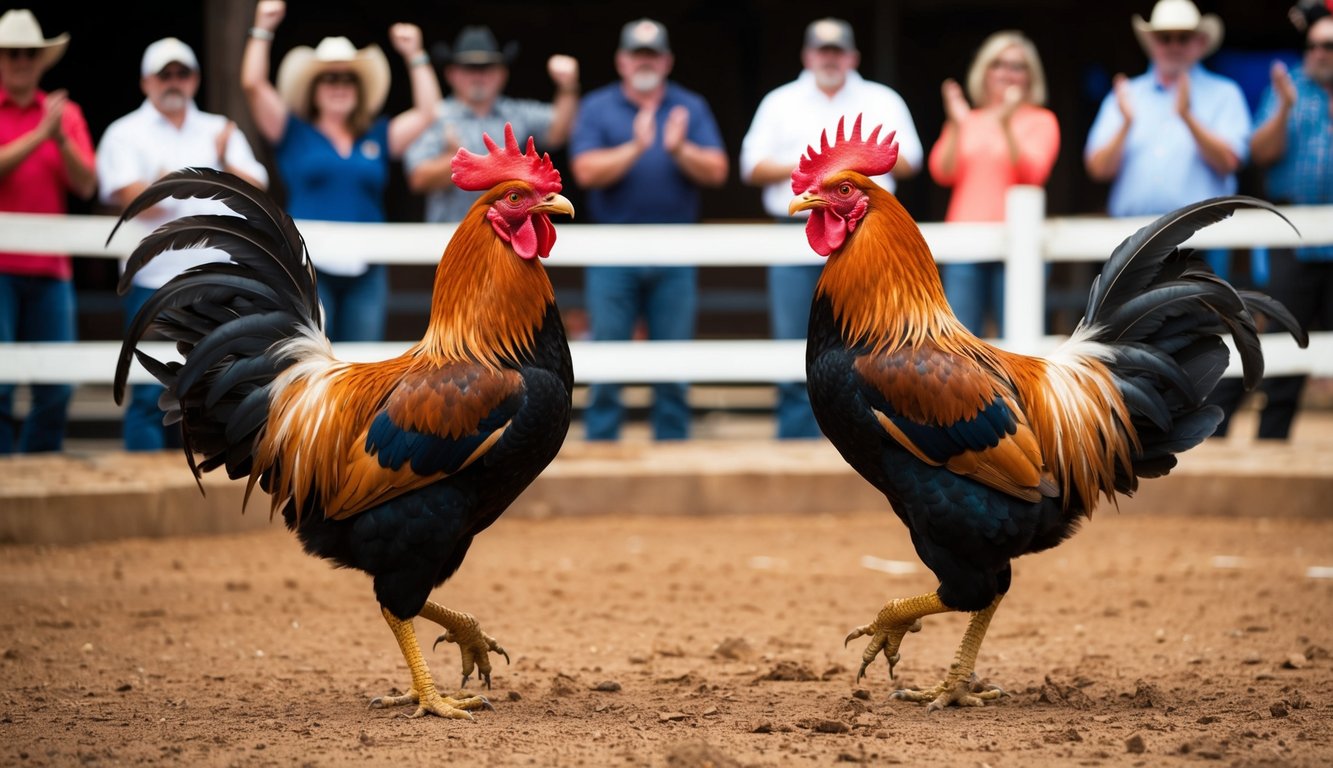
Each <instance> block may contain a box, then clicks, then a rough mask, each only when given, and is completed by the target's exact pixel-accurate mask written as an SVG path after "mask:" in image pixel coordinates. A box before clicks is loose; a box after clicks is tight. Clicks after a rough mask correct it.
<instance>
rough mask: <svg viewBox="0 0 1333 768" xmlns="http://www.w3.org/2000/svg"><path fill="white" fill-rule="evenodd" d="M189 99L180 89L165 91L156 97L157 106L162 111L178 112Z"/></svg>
mask: <svg viewBox="0 0 1333 768" xmlns="http://www.w3.org/2000/svg"><path fill="white" fill-rule="evenodd" d="M189 101H190V100H189V99H187V98H185V94H184V93H181V92H180V91H175V90H171V91H166V92H165V93H163V94H162V96H161V97H160V98H159V99H158V108H159V109H161V110H162V111H163V112H179V111H180V110H182V109H185V105H186V104H188V103H189Z"/></svg>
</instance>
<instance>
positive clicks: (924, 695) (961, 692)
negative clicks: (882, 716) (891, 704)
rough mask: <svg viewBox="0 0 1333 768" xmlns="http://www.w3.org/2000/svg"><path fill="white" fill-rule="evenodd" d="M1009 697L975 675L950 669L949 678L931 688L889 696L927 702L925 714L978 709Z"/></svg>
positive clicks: (890, 696) (900, 692)
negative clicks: (1003, 697) (957, 708)
mask: <svg viewBox="0 0 1333 768" xmlns="http://www.w3.org/2000/svg"><path fill="white" fill-rule="evenodd" d="M1007 695H1009V694H1008V693H1006V692H1005V691H1004V689H1002V688H1000V687H999V686H996V685H990V684H983V683H981V682H979V681H978V680H977V676H976V674H969V675H967V676H966V677H964V676H962V675H961V674H958V673H957V672H956V670H953V669H950V670H949V676H948V677H946V678H945V679H944V680H943V681H942V682H941V683H940V684H939V685H936V686H935V687H933V688H921V689H912V688H903V689H900V690H897V691H894V692H893V693H892V694H890V695H889V698H891V699H899V700H901V701H915V702H929V703H927V704H926V712H935V711H937V710H941V709H944V708H945V707H948V706H955V707H980V706H983V705H984V704H985V703H986V702H988V701H994V700H995V699H998V698H1000V697H1001V696H1007Z"/></svg>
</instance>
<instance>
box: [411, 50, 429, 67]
mask: <svg viewBox="0 0 1333 768" xmlns="http://www.w3.org/2000/svg"><path fill="white" fill-rule="evenodd" d="M422 64H430V54H429V53H426V52H425V51H417V52H416V54H414V55H413V56H412V58H410V59H408V60H407V66H409V67H419V66H421V65H422Z"/></svg>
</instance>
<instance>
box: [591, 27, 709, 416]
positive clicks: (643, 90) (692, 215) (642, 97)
mask: <svg viewBox="0 0 1333 768" xmlns="http://www.w3.org/2000/svg"><path fill="white" fill-rule="evenodd" d="M672 64H674V59H673V58H672V55H671V46H670V44H669V43H668V40H667V31H666V27H664V26H662V24H661V23H660V22H657V21H653V20H652V19H638V20H636V21H631V22H629V23H628V24H626V25H625V26H624V28H623V29H622V30H621V34H620V46H619V48H618V49H617V50H616V73H617V74H619V75H620V81H619V82H615V83H611V84H609V85H606V86H603V87H602V88H599V89H597V90H595V91H593V92H591V93H589V94H588V95H587V96H585V97H584V98H583V101H582V103H581V104H580V105H579V114H578V119H577V120H576V121H575V123H574V129H573V131H572V133H571V136H570V141H569V154H570V158H571V162H570V167H571V171H572V172H573V174H574V181H575V182H576V183H577V184H578V185H579V186H580V187H582V188H583V189H585V190H587V195H586V199H585V202H584V205H583V211H586V212H587V213H588V215H589V216H590V217H591V218H592V220H593V221H594V222H597V223H600V224H684V223H693V222H696V221H698V220H699V188H700V187H703V186H709V187H717V186H721V185H722V184H723V183H724V182H725V181H726V179H727V155H726V151H725V149H724V148H723V144H722V135H721V133H720V132H719V131H718V128H717V121H715V120H714V119H713V113H712V110H710V109H709V108H708V103H707V102H705V101H704V99H703V97H701V96H699V95H698V94H697V93H694V92H693V91H689V90H687V89H685V88H682V87H681V86H679V85H677V84H676V83H673V82H671V81H670V80H668V79H667V75H669V74H670V72H671V67H672ZM696 272H697V270H696V268H695V267H659V266H651V265H648V266H641V267H639V266H635V267H592V268H589V269H587V270H586V271H585V282H584V288H585V295H586V296H587V307H588V319H589V323H590V325H591V331H592V338H593V340H594V341H628V340H629V339H630V338H631V337H632V335H633V332H634V326H635V323H636V322H637V321H638V319H639V318H640V317H642V318H643V319H644V321H645V323H646V324H647V328H648V337H649V338H650V339H653V340H666V341H671V340H676V341H679V340H684V339H691V338H693V337H694V321H695V311H696V308H697V305H698V287H697V284H696ZM686 393H687V390H686V385H685V384H683V383H661V384H654V385H653V406H652V417H651V420H652V428H653V437H654V438H655V439H657V440H683V439H685V438H687V437H689V428H690V409H689V404H688V403H687V402H686ZM623 420H624V407H623V406H622V405H621V401H620V385H618V384H595V385H593V386H592V387H591V389H590V390H589V400H588V408H587V411H586V412H585V416H584V426H585V431H586V434H587V438H588V439H589V440H616V439H618V438H619V437H620V427H621V422H622V421H623Z"/></svg>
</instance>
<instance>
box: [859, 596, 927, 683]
mask: <svg viewBox="0 0 1333 768" xmlns="http://www.w3.org/2000/svg"><path fill="white" fill-rule="evenodd" d="M949 610H952V609H950V608H948V607H947V606H945V605H944V603H943V602H941V601H940V596H939V595H938V594H937V593H935V592H931V593H929V594H925V595H918V596H916V597H903V598H895V599H893V600H890V601H889V602H887V603H885V604H884V607H883V608H881V609H880V610H879V614H878V615H877V616H875V620H874V621H872V622H870V623H869V624H866V625H864V626H860V627H857V628H856V629H853V630H852V631H851V634H849V635H847V639H846V640H843V641H842V644H843V647H846V646H847V644H848V643H850V642H851V641H853V640H855V639H856V638H858V637H865V636H866V635H869V636H870V642H869V643H868V644H867V645H866V649H865V652H864V653H862V654H861V669H860V671H858V672H857V673H856V679H857V680H858V681H859V680H860V679H861V678H862V677H865V674H866V667H869V666H870V663H871V662H872V661H874V660H875V657H876V656H878V655H879V653H880V651H883V652H884V660H885V661H887V662H888V663H889V678H890V679H892V678H893V667H894V665H895V664H897V663H898V659H899V656H898V646H900V645H901V644H902V642H903V635H906V634H907V633H908V632H919V631H920V630H921V618H922V617H923V616H929V615H930V614H932V613H945V612H947V611H949Z"/></svg>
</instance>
